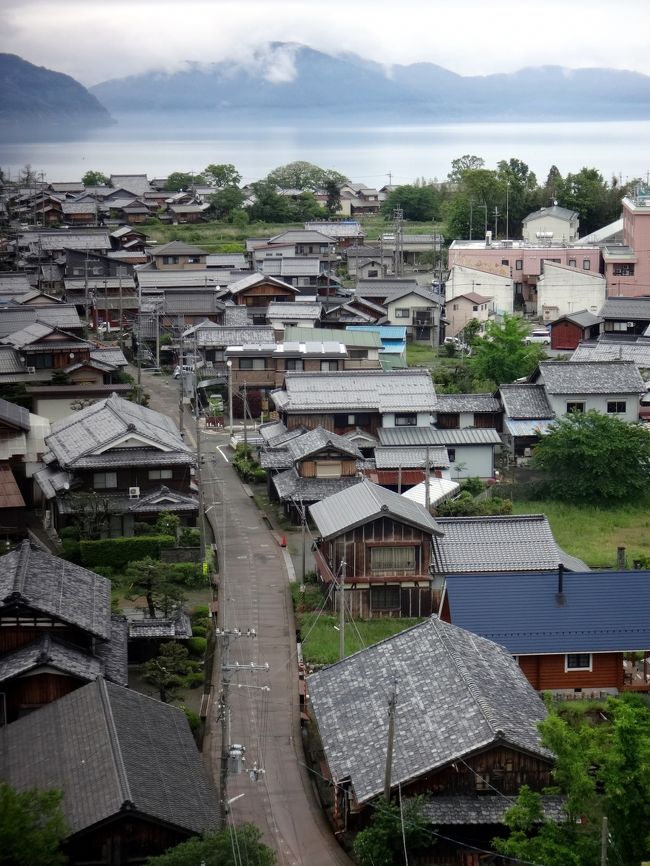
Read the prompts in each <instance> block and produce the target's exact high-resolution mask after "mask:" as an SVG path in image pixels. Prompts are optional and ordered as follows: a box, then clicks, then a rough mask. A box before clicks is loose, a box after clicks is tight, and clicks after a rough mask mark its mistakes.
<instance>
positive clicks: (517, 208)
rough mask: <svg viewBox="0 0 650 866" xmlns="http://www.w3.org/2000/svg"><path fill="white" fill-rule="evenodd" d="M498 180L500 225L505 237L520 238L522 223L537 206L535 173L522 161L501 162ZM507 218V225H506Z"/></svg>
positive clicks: (498, 166)
mask: <svg viewBox="0 0 650 866" xmlns="http://www.w3.org/2000/svg"><path fill="white" fill-rule="evenodd" d="M497 178H498V180H499V185H500V196H501V201H500V202H499V205H498V207H499V211H500V212H501V217H502V218H501V220H500V221H499V222H500V225H501V226H502V227H503V231H502V232H500V234H501V235H503V236H504V237H505V236H506V235H507V236H508V237H519V236H520V235H521V223H522V220H523V219H524V217H526V216H527V215H528V214H529V213H530V212H531V211H532V210H534V209H535V206H536V194H537V178H536V177H535V174H534V172H532V171H531V170H530V168H529V167H528V166H527V165H526V163H525V162H522V161H521V160H520V159H514V158H513V159H509V160H507V161H506V160H503V159H502V160H501V161H500V162H499V163H497ZM506 217H507V224H506Z"/></svg>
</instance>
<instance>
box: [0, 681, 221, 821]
mask: <svg viewBox="0 0 650 866" xmlns="http://www.w3.org/2000/svg"><path fill="white" fill-rule="evenodd" d="M0 776H1V777H2V778H3V779H4V780H5V781H7V782H8V783H9V784H10V785H11V786H12V787H14V788H16V789H17V790H19V791H24V790H26V789H28V788H49V787H52V788H60V789H62V790H63V803H62V807H63V813H64V816H65V819H66V822H67V824H68V827H69V828H70V831H71V833H72V834H73V835H74V834H76V833H79V832H80V831H82V830H85V829H88V828H89V827H92V826H93V825H94V824H97V823H98V822H100V821H104V820H107V819H109V818H111V817H114V816H117V815H118V813H120V812H121V811H124V810H134V811H137V812H139V813H140V814H142V815H145V816H148V817H150V818H152V819H154V820H157V821H162V822H165V823H167V824H170V825H172V826H174V827H178V828H181V829H183V830H186V831H189V832H195V833H200V832H202V831H204V830H208V829H210V828H213V827H214V825H215V821H216V817H217V799H216V794H215V792H214V789H213V786H212V784H211V782H210V781H209V780H208V778H207V775H206V773H205V771H204V768H203V764H202V762H201V759H200V756H199V753H198V751H197V749H196V745H195V744H194V739H193V737H192V734H191V732H190V729H189V726H188V724H187V720H186V718H185V714H184V713H183V711H182V710H180V709H177V708H176V707H172V706H170V705H169V704H163V703H161V702H160V701H155V700H152V699H151V698H148V697H145V696H144V695H141V694H138V693H137V692H134V691H131V690H129V689H125V688H122V687H121V686H117V685H114V684H112V683H107V682H106V681H105V680H103V679H101V678H99V679H97V680H96V681H95V682H93V683H90V684H89V685H87V686H84V687H83V688H81V689H77V690H76V691H74V692H72V693H71V694H69V695H66V696H65V697H64V698H61V699H59V700H58V701H54V702H53V703H51V704H48V705H47V706H45V707H42V708H41V709H40V710H37V711H36V712H34V713H31V714H30V715H28V716H26V717H25V718H23V719H20V720H18V721H16V722H13V724H11V725H8V726H6V727H5V728H3V729H2V730H1V731H0Z"/></svg>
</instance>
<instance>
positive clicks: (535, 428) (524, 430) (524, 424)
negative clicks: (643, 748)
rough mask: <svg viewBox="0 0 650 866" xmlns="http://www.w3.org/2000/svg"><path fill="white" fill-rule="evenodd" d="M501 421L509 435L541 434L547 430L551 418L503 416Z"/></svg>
mask: <svg viewBox="0 0 650 866" xmlns="http://www.w3.org/2000/svg"><path fill="white" fill-rule="evenodd" d="M503 423H504V424H505V427H506V430H507V431H508V433H510V435H511V436H541V435H543V434H544V433H546V432H548V428H549V425H550V424H552V423H553V418H537V419H535V418H525V419H523V420H515V419H513V418H504V421H503Z"/></svg>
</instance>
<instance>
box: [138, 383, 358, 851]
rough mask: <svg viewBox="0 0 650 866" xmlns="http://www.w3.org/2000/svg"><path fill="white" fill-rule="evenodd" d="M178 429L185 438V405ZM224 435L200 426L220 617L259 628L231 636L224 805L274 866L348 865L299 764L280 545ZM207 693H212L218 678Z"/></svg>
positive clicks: (159, 386)
mask: <svg viewBox="0 0 650 866" xmlns="http://www.w3.org/2000/svg"><path fill="white" fill-rule="evenodd" d="M146 378H147V380H148V379H150V378H151V379H153V382H151V384H150V382H149V381H146V382H145V387H146V390H147V391H148V392H149V393H150V394H151V404H150V405H151V406H152V408H158V409H160V410H161V411H164V412H167V413H168V414H170V415H171V416H172V417H174V418H176V417H177V413H176V400H177V393H178V392H177V389H176V388H175V387H174V385H173V383H171V382H170V380H168V379H160V378H158V377H156V378H155V379H154V377H149V376H147V377H146ZM154 382H155V384H154ZM188 424H189V426H188ZM186 430H187V434H186V438H187V439H188V441H192V439H193V435H192V434H193V427H192V424H191V422H188V419H187V413H186ZM226 438H227V437H226V436H225V435H224V434H219V433H216V434H215V433H209V432H206V433H204V434H203V435H202V451H203V454H204V455H205V457H206V460H205V464H204V467H203V483H204V487H203V490H204V497H205V506H206V509H207V516H208V519H209V521H210V524H211V526H212V528H213V530H214V533H215V536H216V538H217V542H218V546H219V548H220V551H221V558H222V567H221V569H220V572H221V586H220V609H219V626H220V628H224V627H225V628H227V629H235V628H239V629H241V630H242V632H243V633H244V634H245V632H246V631H247V630H248V629H249V628H252V629H255V631H256V633H257V637H256V638H248V637H246V636H242V637H241V638H237V639H233V640H231V643H230V662H231V663H235V662H239V664H240V665H241V666H242V670H240V671H235V672H234V673H233V675H232V678H231V687H230V705H231V717H230V718H231V726H230V730H231V735H230V740H231V743H240V744H242V745H244V746H245V747H246V753H245V759H246V760H245V764H244V771H243V772H242V773H241V774H240V775H230V777H229V785H228V798H229V800H230V801H231V806H230V809H231V814H232V816H233V818H234V820H235V823H241V822H244V821H251V822H253V823H254V824H256V825H257V826H258V827H259V828H260V830H261V831H262V834H263V837H264V840H265V841H266V842H267V844H269V845H270V846H271V847H273V848H274V849H275V850H276V851H277V855H278V864H280V866H332V864H340V866H350V860H349V859H348V857H347V856H346V854H345V853H344V852H343V851H342V849H341V848H340V846H339V845H338V843H337V842H336V840H335V839H334V837H333V835H332V833H331V830H330V827H329V825H328V824H327V821H326V820H325V818H324V816H323V814H322V812H321V810H320V807H319V806H318V804H317V802H316V797H315V794H314V791H313V786H312V783H311V779H310V778H309V772H308V770H307V769H306V767H305V765H304V753H303V748H302V742H301V733H300V720H299V711H298V694H297V661H296V642H295V626H294V618H293V610H292V607H291V601H290V594H289V588H288V580H289V576H288V572H287V567H286V564H285V558H284V554H283V552H282V550H281V548H279V547H278V545H277V544H276V542H275V540H274V539H273V536H272V535H271V533H270V532H269V530H268V528H267V527H266V525H265V524H264V522H263V521H262V519H261V515H260V513H259V511H258V509H257V507H256V506H255V503H254V502H253V501H252V500H251V499H250V498H249V496H248V495H247V494H246V491H245V489H244V487H243V485H242V484H241V482H240V481H239V479H238V477H237V476H236V474H235V472H234V470H233V469H232V467H231V465H230V464H229V463H228V462H227V460H226V459H225V457H224V456H223V455H227V456H229V451H228V449H227V448H223V447H222V449H221V450H218V448H217V446H223V445H224V443H225V440H226ZM212 505H214V507H211V506H212ZM251 663H253V664H255V665H256V666H257V665H266V664H268V665H269V670H268V673H267V672H251V671H245V669H244V666H246V665H250V664H251ZM216 670H217V666H215V671H216ZM267 687H268V688H269V689H270V690H269V691H267V690H266V688H267ZM214 694H215V700H216V695H217V694H218V684H217V683H215V684H214ZM216 712H217V707H216V706H214V705H213V707H212V712H211V716H210V719H209V730H208V737H207V739H206V747H205V753H206V759H207V760H208V762H209V763H210V766H211V768H212V771H213V773H214V776H215V780H217V781H218V776H219V766H220V749H221V741H220V731H219V724H218V722H217V720H216ZM254 767H257V768H258V769H263V770H264V772H263V773H261V774H259V777H258V780H257V781H253V780H252V779H251V778H250V776H249V773H250V772H251V771H252V770H253V768H254Z"/></svg>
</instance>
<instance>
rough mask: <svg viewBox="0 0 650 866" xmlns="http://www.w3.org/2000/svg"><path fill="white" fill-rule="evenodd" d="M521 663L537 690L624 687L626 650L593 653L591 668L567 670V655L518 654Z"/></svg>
mask: <svg viewBox="0 0 650 866" xmlns="http://www.w3.org/2000/svg"><path fill="white" fill-rule="evenodd" d="M518 660H519V666H520V667H521V669H522V671H523V672H524V674H525V675H526V678H527V679H528V681H529V682H530V684H531V685H532V686H533V688H535V689H537V690H538V691H554V690H556V689H622V688H623V685H624V670H623V653H594V654H593V655H592V670H591V671H565V670H564V667H565V656H564V655H563V654H560V655H530V656H519V659H518Z"/></svg>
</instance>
